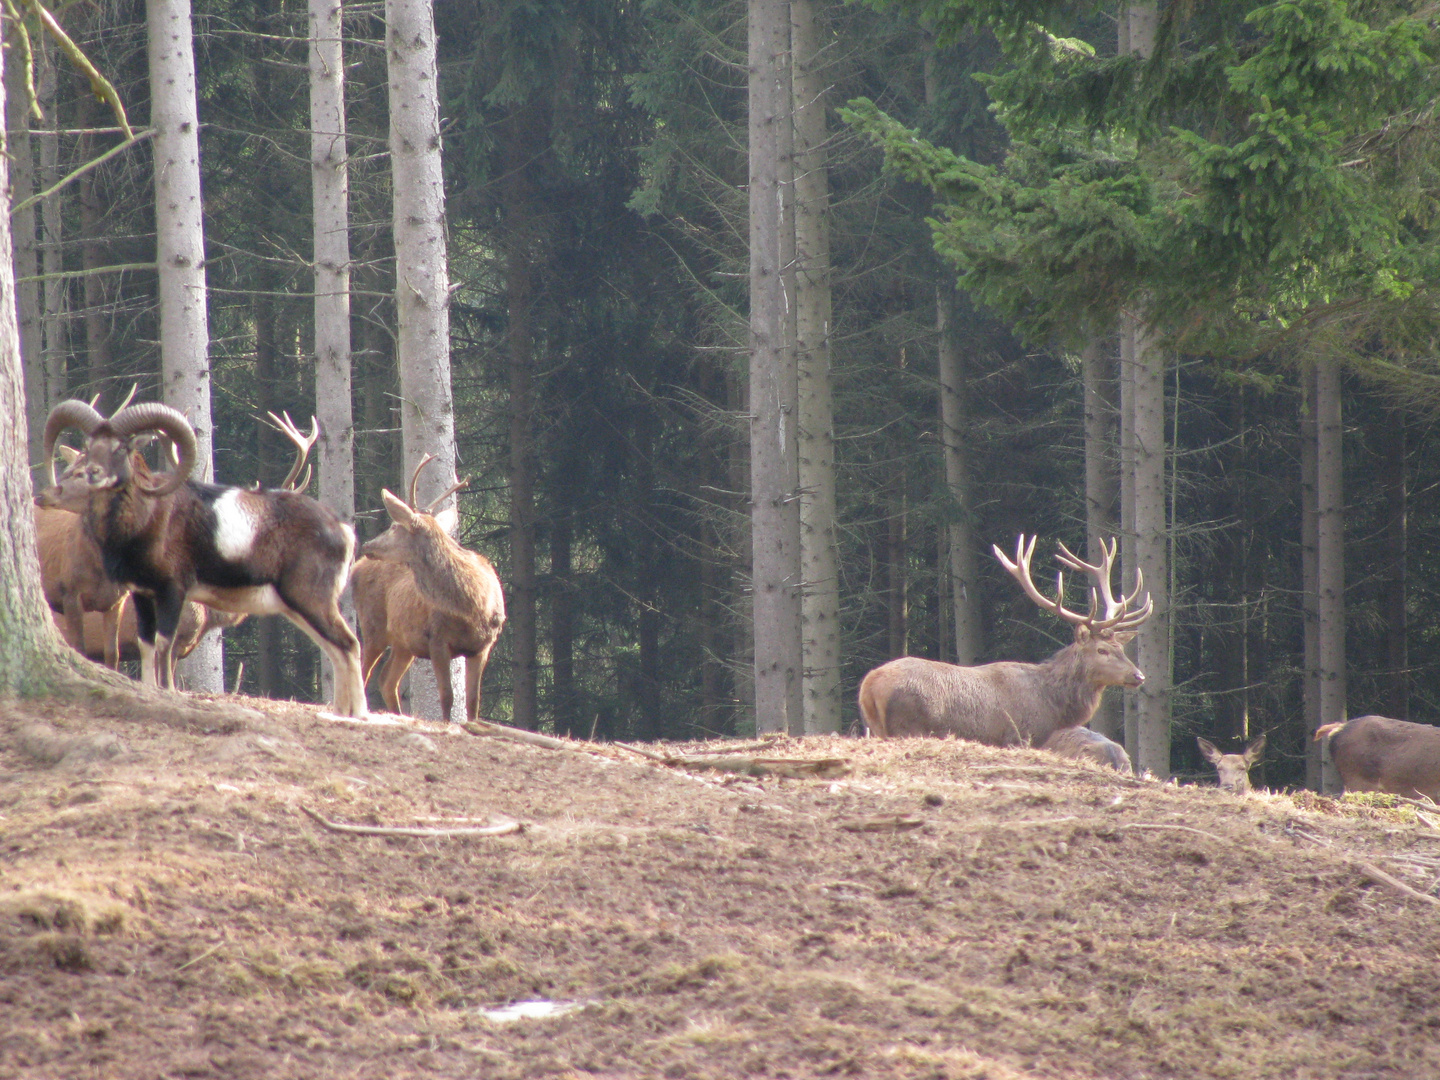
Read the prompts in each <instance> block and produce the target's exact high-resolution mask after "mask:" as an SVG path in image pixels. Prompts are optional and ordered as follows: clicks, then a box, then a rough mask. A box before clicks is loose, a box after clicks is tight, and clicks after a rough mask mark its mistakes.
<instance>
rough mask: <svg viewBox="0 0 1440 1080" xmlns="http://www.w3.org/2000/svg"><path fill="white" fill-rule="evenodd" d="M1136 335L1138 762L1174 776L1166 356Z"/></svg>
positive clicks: (1144, 330) (1139, 331) (1141, 331)
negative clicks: (1143, 594) (1149, 607)
mask: <svg viewBox="0 0 1440 1080" xmlns="http://www.w3.org/2000/svg"><path fill="white" fill-rule="evenodd" d="M1133 329H1134V332H1135V347H1134V354H1135V376H1134V377H1135V565H1136V567H1137V568H1138V569H1139V570H1140V572H1141V573H1142V574H1144V576H1145V588H1146V589H1147V590H1148V592H1149V593H1150V598H1151V599H1152V600H1153V601H1154V604H1155V608H1154V612H1153V613H1152V614H1151V616H1150V618H1149V619H1148V620H1146V621H1145V622H1144V623H1142V624H1141V626H1140V628H1139V632H1138V634H1137V635H1136V639H1135V662H1136V663H1137V664H1138V665H1139V667H1140V670H1141V671H1143V672H1144V673H1145V682H1144V684H1143V685H1142V686H1141V687H1140V689H1139V690H1138V691H1137V692H1136V694H1135V697H1136V746H1137V748H1138V754H1137V756H1136V758H1135V764H1136V766H1137V767H1138V768H1140V769H1142V770H1143V769H1148V770H1149V771H1150V772H1152V773H1153V774H1155V775H1156V776H1157V777H1160V778H1162V779H1165V778H1168V777H1169V775H1170V690H1171V666H1170V645H1171V642H1170V597H1169V591H1170V590H1169V585H1170V571H1169V562H1170V560H1169V558H1168V554H1169V552H1168V545H1169V530H1168V528H1167V525H1166V500H1165V356H1164V353H1163V352H1162V351H1161V349H1160V347H1159V345H1158V343H1156V342H1154V341H1153V340H1152V339H1151V337H1150V335H1149V333H1148V327H1144V326H1141V325H1138V324H1137V325H1135V326H1134V328H1133Z"/></svg>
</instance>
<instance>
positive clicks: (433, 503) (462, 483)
mask: <svg viewBox="0 0 1440 1080" xmlns="http://www.w3.org/2000/svg"><path fill="white" fill-rule="evenodd" d="M469 486H470V477H468V476H467V477H465V479H463V480H460V481H457V482H456V483H454V484H451V485H450V488H449V489H448V490H447V491H446V492H445V494H443V495H441V496H439V497H437V498H434V499H431V500H430V505H428V506H427V507H425V513H427V514H433V513H434V512H435V508H436V507H437V506H439V505H440V504H441V503H443V502H444V501H445V500H446V499H448V498H449V497H450V496H451V495H454V494H455V492H457V491H459V490H460V489H461V488H463V487H469Z"/></svg>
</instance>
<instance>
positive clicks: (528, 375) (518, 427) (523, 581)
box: [503, 106, 540, 729]
mask: <svg viewBox="0 0 1440 1080" xmlns="http://www.w3.org/2000/svg"><path fill="white" fill-rule="evenodd" d="M535 121H536V118H535V115H534V110H533V108H529V107H525V106H516V107H515V108H513V109H512V110H511V113H510V115H509V116H508V117H507V118H506V121H505V133H504V136H503V137H504V138H505V140H506V147H505V162H506V179H505V187H506V192H505V292H506V297H505V299H506V307H507V311H508V315H509V326H508V330H507V341H506V349H507V358H508V366H509V377H510V462H509V471H510V477H509V479H510V590H509V592H510V595H509V597H508V598H507V600H506V604H505V608H506V611H507V613H508V616H509V618H508V621H509V629H510V657H511V670H512V677H511V684H512V687H513V690H512V706H511V713H512V719H513V722H514V723H515V724H516V725H517V726H519V727H522V728H529V729H534V728H535V727H536V726H537V725H538V723H539V719H540V718H539V713H538V707H537V696H538V690H537V679H538V664H537V659H536V651H537V650H536V646H537V643H538V634H537V619H536V611H535V600H536V592H537V587H536V573H535V388H534V372H535V324H534V315H535V312H534V306H535V291H536V290H535V273H536V271H535V265H534V263H535V252H536V237H535V236H534V235H533V234H534V230H535V222H534V210H533V207H532V202H531V200H532V197H533V194H534V193H533V192H532V190H531V184H530V179H529V174H528V171H527V170H528V167H529V165H530V163H531V160H532V155H533V154H534V153H535V152H536V127H537V124H536V122H535Z"/></svg>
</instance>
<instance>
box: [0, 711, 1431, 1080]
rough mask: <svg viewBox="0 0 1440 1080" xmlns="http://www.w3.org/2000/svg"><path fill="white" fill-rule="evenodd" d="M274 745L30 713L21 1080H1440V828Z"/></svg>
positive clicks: (1206, 804)
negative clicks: (517, 1008) (371, 831)
mask: <svg viewBox="0 0 1440 1080" xmlns="http://www.w3.org/2000/svg"><path fill="white" fill-rule="evenodd" d="M243 704H244V705H246V706H248V707H249V708H250V709H252V710H254V711H253V712H252V713H250V714H249V717H250V718H249V719H242V720H236V719H234V718H233V714H232V716H231V717H230V718H228V719H226V720H225V721H224V722H223V723H217V724H216V725H215V726H214V727H212V728H209V729H204V726H203V724H201V725H199V726H197V724H196V722H195V721H194V720H193V719H192V720H190V721H186V722H178V721H176V720H174V719H167V716H165V715H154V716H153V717H149V718H145V719H141V720H131V721H128V722H122V721H116V720H114V719H101V718H97V717H94V716H91V715H88V714H87V713H85V712H84V711H83V710H80V709H77V708H74V707H66V708H65V709H54V708H51V709H48V710H42V709H40V708H39V707H36V706H17V705H15V704H14V703H9V704H0V1074H3V1076H4V1077H6V1078H12V1077H13V1078H27V1080H28V1078H35V1080H40V1078H44V1080H68V1078H72V1077H75V1078H79V1077H85V1078H101V1077H104V1078H110V1077H114V1078H123V1080H148V1078H162V1077H164V1078H171V1077H225V1078H234V1080H250V1078H255V1080H260V1078H264V1080H284V1078H290V1077H305V1078H312V1077H313V1078H324V1080H343V1078H347V1077H364V1078H372V1077H373V1078H377V1080H378V1078H392V1080H393V1078H408V1077H466V1078H476V1077H485V1078H508V1077H617V1078H618V1077H652V1076H653V1077H715V1078H721V1077H725V1078H733V1077H741V1076H749V1077H796V1078H800V1077H819V1076H847V1075H849V1076H862V1077H951V1078H964V1080H980V1078H986V1080H1020V1078H1026V1080H1028V1078H1041V1077H1054V1078H1097V1080H1099V1078H1105V1080H1120V1078H1137V1080H1138V1078H1151V1077H1154V1078H1170V1077H1176V1078H1181V1077H1183V1078H1186V1080H1197V1078H1210V1077H1216V1078H1219V1077H1234V1078H1245V1080H1257V1078H1259V1080H1271V1078H1284V1077H1293V1078H1300V1080H1324V1078H1329V1077H1337V1078H1338V1077H1346V1078H1361V1077H1394V1078H1403V1080H1419V1078H1432V1077H1440V908H1437V907H1436V905H1435V903H1434V902H1433V900H1427V896H1431V895H1433V894H1434V893H1435V892H1436V880H1437V875H1440V828H1437V826H1436V825H1434V824H1431V816H1430V815H1427V814H1424V813H1423V812H1418V813H1417V811H1416V810H1415V809H1414V808H1413V807H1400V808H1398V809H1383V808H1376V807H1373V806H1372V807H1367V806H1365V805H1356V806H1351V805H1347V804H1344V803H1337V802H1334V801H1331V800H1327V799H1322V798H1320V797H1317V796H1314V795H1303V794H1302V795H1300V796H1296V797H1293V798H1292V797H1290V796H1284V795H1266V794H1257V795H1252V796H1248V797H1242V796H1234V795H1229V794H1226V793H1223V792H1221V791H1219V790H1218V789H1216V788H1214V787H1177V786H1175V785H1165V784H1159V783H1156V782H1153V781H1141V780H1134V779H1130V778H1126V777H1122V776H1120V775H1118V774H1116V773H1112V772H1107V771H1103V770H1101V769H1100V768H1098V767H1096V766H1091V765H1088V764H1079V763H1075V762H1068V761H1062V760H1060V759H1057V758H1054V757H1051V756H1050V755H1048V754H1044V753H1042V752H1039V751H1020V750H1015V751H1004V750H995V749H990V748H987V747H980V746H975V745H971V744H967V743H959V742H954V741H939V740H928V741H927V740H897V741H894V742H879V741H873V742H872V741H869V740H849V739H840V738H835V739H806V740H803V741H790V740H779V741H778V742H776V743H775V744H774V745H773V746H771V747H770V748H769V749H767V750H766V751H765V752H766V753H767V754H770V755H773V756H789V757H804V758H817V757H825V758H844V759H846V761H847V762H848V764H849V772H848V774H847V775H844V776H843V777H840V778H833V777H832V778H829V779H813V780H790V779H756V778H753V777H739V776H732V777H728V778H727V777H725V776H722V775H717V774H715V773H699V772H686V771H680V770H677V769H673V768H667V767H666V766H664V765H661V764H657V763H654V762H650V761H646V760H644V759H643V758H641V757H639V756H637V755H634V754H631V753H627V752H625V751H624V750H622V749H620V748H619V747H616V746H613V745H591V744H585V743H576V744H574V748H573V749H565V750H554V749H545V748H542V747H537V746H530V745H522V744H517V743H514V742H510V741H506V740H502V739H497V738H493V737H477V736H475V735H471V734H468V733H464V732H460V731H458V730H456V731H449V730H446V729H444V728H442V727H441V726H440V725H434V724H422V723H405V724H400V725H396V724H394V723H391V724H385V723H371V724H365V725H359V724H355V723H343V722H336V721H333V720H330V719H326V718H325V717H324V715H323V714H321V713H320V712H319V711H318V710H316V709H314V708H311V707H307V706H297V705H293V704H289V703H276V702H266V701H260V700H255V699H244V700H243ZM192 715H193V714H192ZM390 719H391V720H393V718H390ZM708 748H709V749H715V746H714V745H713V744H712V745H710V746H709V747H708ZM672 749H674V748H672ZM683 749H684V750H685V751H686V752H688V753H695V752H696V751H698V750H700V749H702V747H700V746H698V745H694V744H692V745H690V746H688V747H685V748H683ZM302 808H304V809H308V810H310V811H314V812H315V813H318V814H319V815H322V816H323V817H324V818H325V819H328V820H329V821H331V822H344V823H351V824H362V825H372V826H391V827H422V828H438V829H447V828H448V829H454V828H466V827H475V826H477V825H483V824H485V823H487V822H491V821H495V820H497V819H498V820H508V821H516V822H521V823H523V825H524V830H523V831H521V832H518V833H511V834H508V835H497V836H449V837H389V836H370V835H355V834H350V833H341V832H335V831H332V830H331V829H329V828H327V827H326V826H325V825H324V824H323V823H321V822H318V821H316V820H315V819H314V818H312V817H311V816H309V815H307V814H306V813H305V812H304V809H302ZM1387 877H1388V878H1389V879H1390V880H1389V881H1388V882H1387V880H1386V879H1387ZM1407 886H1408V887H1409V889H1410V890H1411V891H1409V892H1407V891H1406V887H1407ZM1417 893H1418V894H1424V895H1417ZM527 1001H529V1002H540V1001H543V1002H549V1003H553V1008H554V1010H555V1011H554V1013H553V1014H552V1015H549V1016H544V1017H537V1016H527V1017H522V1018H519V1019H506V1018H505V1017H504V1016H503V1015H501V1014H497V1013H496V1012H495V1011H496V1010H498V1009H500V1007H502V1006H507V1005H511V1004H513V1003H516V1002H527ZM530 1008H531V1009H535V1010H540V1009H542V1008H544V1006H530Z"/></svg>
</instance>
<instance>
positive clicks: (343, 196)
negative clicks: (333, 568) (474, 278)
mask: <svg viewBox="0 0 1440 1080" xmlns="http://www.w3.org/2000/svg"><path fill="white" fill-rule="evenodd" d="M340 13H341V7H340V2H339V0H310V165H311V179H312V192H313V213H314V219H315V220H314V230H315V412H316V417H317V418H318V419H319V421H320V439H319V441H318V442H317V444H316V448H317V449H318V451H319V455H318V458H319V460H318V467H319V472H320V501H321V502H323V503H324V504H325V505H326V506H328V507H330V509H332V510H334V511H335V512H336V513H337V514H339V515H340V519H341V520H342V521H345V522H353V521H354V520H355V453H354V447H355V423H354V419H353V416H352V414H351V401H350V178H349V173H350V166H349V151H348V149H347V145H346V138H345V57H344V50H343V47H342V44H341V18H340ZM447 366H448V365H447Z"/></svg>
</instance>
